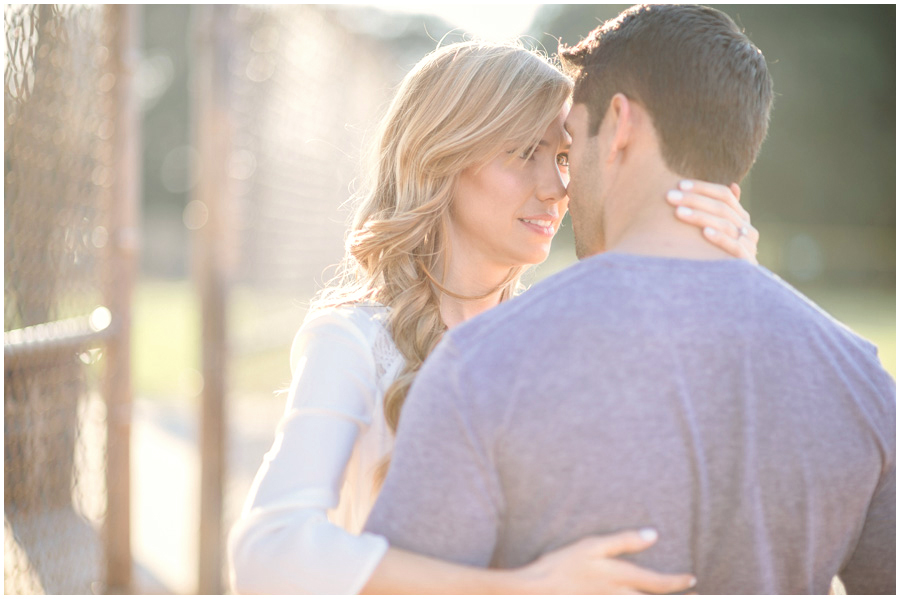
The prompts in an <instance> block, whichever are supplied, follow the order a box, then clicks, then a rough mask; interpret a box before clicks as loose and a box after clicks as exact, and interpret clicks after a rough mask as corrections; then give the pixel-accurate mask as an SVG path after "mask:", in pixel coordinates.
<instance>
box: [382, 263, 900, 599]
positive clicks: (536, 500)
mask: <svg viewBox="0 0 900 599" xmlns="http://www.w3.org/2000/svg"><path fill="white" fill-rule="evenodd" d="M895 419H896V385H895V382H894V380H893V379H892V378H891V377H890V375H889V374H887V373H886V372H885V371H884V369H883V368H882V367H881V366H880V364H879V361H878V358H877V356H876V349H875V347H874V346H873V345H872V344H870V343H869V342H867V341H865V340H863V339H862V338H860V337H858V336H857V335H855V334H854V333H852V332H851V331H850V330H848V329H847V328H846V327H844V326H843V325H841V324H840V323H838V322H837V321H835V320H834V319H832V318H831V317H830V316H828V315H827V314H826V313H824V312H823V311H822V310H820V309H819V308H818V307H817V306H815V305H814V304H813V303H811V302H810V301H809V300H807V299H806V298H804V297H803V296H801V295H800V294H799V293H797V292H796V291H794V290H793V289H792V288H790V287H789V286H788V285H787V284H785V283H784V282H782V281H781V280H780V279H779V278H778V277H776V276H775V275H773V274H772V273H770V272H769V271H767V270H766V269H764V268H761V267H756V266H753V265H751V264H749V263H747V262H744V261H741V260H721V261H695V260H682V259H667V258H657V257H642V256H634V255H626V254H604V255H600V256H595V257H593V258H589V259H587V260H584V261H582V262H580V263H579V264H577V265H575V266H573V267H572V268H569V269H567V270H566V271H564V272H562V273H559V274H558V275H556V276H554V277H552V278H550V279H548V280H547V281H545V282H543V283H541V284H540V285H537V286H535V287H534V288H533V289H532V290H530V291H528V292H527V293H525V294H524V295H523V296H522V297H520V298H518V299H515V300H513V301H510V302H507V303H506V304H503V305H501V306H499V307H498V308H496V309H494V310H491V311H489V312H488V313H485V314H483V315H481V316H479V317H477V318H475V319H472V320H471V321H469V322H467V323H466V324H464V325H462V326H460V327H458V328H456V329H454V330H453V331H451V332H450V333H449V334H448V335H447V336H446V338H445V339H444V340H443V341H442V343H441V344H440V345H439V347H438V348H437V349H436V350H435V352H434V354H433V356H432V357H431V358H429V360H428V361H427V363H426V365H425V366H424V368H423V369H422V371H421V373H420V375H419V377H418V379H417V380H416V382H415V384H414V385H413V389H412V391H411V393H410V395H409V398H408V400H407V403H406V406H405V408H404V412H403V416H402V418H401V424H400V428H399V431H398V436H397V444H396V448H395V451H394V457H393V463H392V466H391V469H390V474H389V475H388V478H387V481H386V483H385V485H384V488H383V491H382V493H381V496H380V499H379V500H378V502H377V503H376V505H375V508H374V511H373V512H372V514H371V516H370V519H369V522H368V523H367V525H366V530H369V531H372V532H376V533H380V534H383V535H385V536H387V538H388V540H389V541H390V543H391V544H392V545H393V546H395V547H399V548H404V549H409V550H412V551H416V552H419V553H424V554H427V555H432V556H436V557H440V558H444V559H448V560H452V561H456V562H461V563H466V564H471V565H478V566H487V565H492V566H496V567H515V566H520V565H524V564H526V563H528V562H530V561H532V560H534V559H535V558H537V557H538V556H540V555H541V554H543V553H545V552H547V551H549V550H551V549H554V548H557V547H560V546H563V545H565V544H568V543H570V542H572V541H575V540H577V539H579V538H581V537H583V536H585V535H589V534H597V533H611V532H616V531H621V530H623V529H633V528H639V527H645V526H652V527H655V528H656V529H657V530H658V531H659V534H660V537H659V541H658V542H657V544H656V545H655V546H653V547H651V548H650V549H649V550H647V551H645V552H643V553H640V554H638V555H636V556H634V557H628V558H626V559H630V560H632V561H634V562H635V563H637V564H640V565H643V566H648V567H652V568H654V569H657V570H659V571H663V572H691V573H694V574H696V576H697V578H698V581H699V583H698V586H697V589H696V590H697V591H699V592H700V593H701V594H703V593H827V592H828V588H829V584H830V581H831V578H832V576H833V575H835V574H838V573H839V574H840V575H841V577H842V579H843V581H844V584H845V585H846V587H847V590H848V592H850V593H893V592H894V581H895V576H896V573H895V552H896V540H895V486H896V484H895V466H894V461H895Z"/></svg>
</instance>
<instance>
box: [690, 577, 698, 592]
mask: <svg viewBox="0 0 900 599" xmlns="http://www.w3.org/2000/svg"><path fill="white" fill-rule="evenodd" d="M695 586H697V577H696V576H691V579H690V580H689V581H688V588H689V589H690V588H692V587H695Z"/></svg>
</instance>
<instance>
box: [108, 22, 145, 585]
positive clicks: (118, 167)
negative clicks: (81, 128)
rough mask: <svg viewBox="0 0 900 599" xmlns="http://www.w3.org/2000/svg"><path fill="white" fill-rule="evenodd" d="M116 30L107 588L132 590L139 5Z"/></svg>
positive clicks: (112, 51)
mask: <svg viewBox="0 0 900 599" xmlns="http://www.w3.org/2000/svg"><path fill="white" fill-rule="evenodd" d="M106 11H107V12H106V18H107V23H108V26H109V27H111V30H112V32H113V37H112V43H111V44H110V45H111V47H110V53H109V56H110V58H111V61H112V74H113V76H115V86H114V88H113V91H112V94H113V106H114V108H113V110H114V114H115V117H114V122H115V132H114V134H113V139H112V160H113V172H114V173H115V177H114V182H113V188H112V202H111V204H112V205H111V207H110V231H111V243H110V258H111V262H110V277H109V280H108V281H107V282H106V286H107V288H106V296H107V302H108V308H109V309H110V312H111V313H112V328H113V330H112V335H111V337H110V339H109V341H108V342H107V345H106V380H105V386H106V397H107V470H106V485H107V494H108V505H107V514H106V520H105V537H106V538H105V544H104V545H105V552H106V556H105V562H106V592H108V593H128V592H130V591H131V590H132V559H131V509H130V503H131V472H130V461H131V448H130V444H131V403H132V389H131V298H132V287H133V285H134V280H135V269H136V266H137V252H138V214H139V210H140V178H141V175H140V143H141V140H140V115H139V109H138V105H137V98H136V95H135V93H134V85H133V81H134V73H135V70H136V68H137V61H138V58H139V57H138V52H139V50H138V47H139V35H140V34H139V23H140V14H139V11H140V8H139V7H138V6H136V5H111V6H108V7H106Z"/></svg>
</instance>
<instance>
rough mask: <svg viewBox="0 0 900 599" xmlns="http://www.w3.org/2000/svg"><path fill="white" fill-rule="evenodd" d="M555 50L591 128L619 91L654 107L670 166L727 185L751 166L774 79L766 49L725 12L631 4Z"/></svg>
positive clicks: (762, 134) (766, 122)
mask: <svg viewBox="0 0 900 599" xmlns="http://www.w3.org/2000/svg"><path fill="white" fill-rule="evenodd" d="M559 54H560V59H561V60H562V63H563V67H564V69H565V70H566V72H567V73H568V74H569V75H570V76H572V78H573V79H574V80H575V92H574V96H573V101H574V102H575V103H576V104H578V103H584V104H585V105H586V106H587V109H588V114H589V115H590V123H589V127H590V128H589V133H590V134H591V135H596V134H597V131H598V129H599V127H600V122H601V121H602V120H603V117H604V115H605V114H606V111H607V109H608V108H609V103H610V101H611V100H612V97H613V96H614V95H615V94H617V93H620V92H621V93H623V94H625V96H627V97H628V98H629V99H630V100H632V101H636V102H638V103H639V104H641V105H642V106H644V107H645V108H646V109H647V111H648V112H649V113H650V116H651V118H652V119H653V124H654V127H655V129H656V132H657V134H658V135H659V138H660V145H661V149H662V155H663V159H664V160H665V161H666V164H667V165H668V167H669V168H670V169H671V170H673V171H674V172H676V173H678V174H680V175H684V176H688V177H693V178H697V179H704V180H707V181H715V182H718V183H723V184H728V183H731V182H733V181H740V180H741V179H743V178H744V176H745V175H746V174H747V172H748V171H749V170H750V167H751V166H753V162H754V161H755V160H756V156H757V154H758V153H759V148H760V146H761V145H762V142H763V139H764V138H765V136H766V131H767V129H768V126H769V112H770V110H771V107H772V79H771V77H770V76H769V71H768V68H767V67H766V61H765V58H763V55H762V52H760V50H759V49H758V48H757V47H756V46H754V45H753V43H752V42H751V41H750V40H749V39H748V38H747V36H746V35H744V34H743V33H742V32H741V31H740V30H739V29H738V27H737V25H735V23H734V21H732V20H731V18H730V17H729V16H728V15H726V14H725V13H723V12H721V11H718V10H716V9H713V8H709V7H706V6H697V5H638V6H633V7H631V8H629V9H627V10H625V11H623V12H622V13H621V14H619V16H618V17H616V18H615V19H611V20H609V21H607V22H606V23H604V24H603V25H601V26H599V27H597V28H596V29H595V30H594V31H592V32H591V33H590V35H588V37H586V38H585V39H584V40H582V41H581V42H580V43H579V44H578V45H577V46H575V47H573V48H569V47H561V48H560V52H559Z"/></svg>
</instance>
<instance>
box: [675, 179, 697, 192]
mask: <svg viewBox="0 0 900 599" xmlns="http://www.w3.org/2000/svg"><path fill="white" fill-rule="evenodd" d="M693 187H694V182H693V181H689V180H688V179H685V180H684V181H679V183H678V189H680V190H682V191H687V190H689V189H692V188H693Z"/></svg>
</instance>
